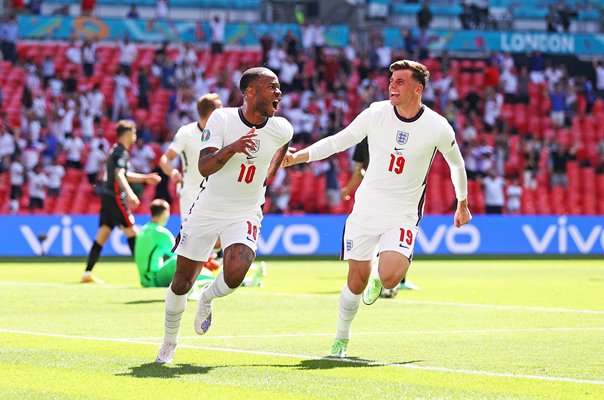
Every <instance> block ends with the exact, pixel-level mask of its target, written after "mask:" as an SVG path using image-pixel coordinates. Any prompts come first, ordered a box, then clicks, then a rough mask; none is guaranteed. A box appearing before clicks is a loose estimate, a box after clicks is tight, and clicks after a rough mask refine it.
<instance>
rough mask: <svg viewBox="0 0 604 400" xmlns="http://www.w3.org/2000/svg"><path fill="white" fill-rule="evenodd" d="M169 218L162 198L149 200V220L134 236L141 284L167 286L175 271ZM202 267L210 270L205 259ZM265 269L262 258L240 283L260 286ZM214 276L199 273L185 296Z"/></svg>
mask: <svg viewBox="0 0 604 400" xmlns="http://www.w3.org/2000/svg"><path fill="white" fill-rule="evenodd" d="M168 218H170V205H169V204H168V202H167V201H165V200H162V199H155V200H153V201H152V202H151V221H149V222H148V223H146V224H145V225H144V226H143V227H142V228H141V230H140V232H139V233H138V235H137V236H136V244H135V247H134V262H135V263H136V266H137V267H138V274H139V276H140V281H141V285H142V286H143V287H168V286H170V283H171V282H172V279H173V278H174V273H175V272H176V254H174V253H172V248H173V247H174V241H175V240H174V235H172V232H170V231H169V230H168V229H166V228H165V225H166V224H167V223H168ZM204 267H205V269H204V271H206V270H207V271H210V270H214V269H215V268H213V264H212V263H210V262H209V261H208V262H207V263H206V264H204ZM265 271H266V266H265V264H264V261H263V262H261V263H260V267H257V268H256V270H255V272H254V273H253V274H252V276H251V277H249V278H246V279H245V280H244V281H243V283H242V284H241V285H242V286H262V277H263V276H264V274H265ZM213 280H214V277H213V276H211V275H204V274H203V273H202V274H199V276H198V277H197V284H196V285H193V289H191V292H190V293H189V300H194V299H196V298H197V297H198V295H199V291H198V289H199V288H201V287H202V286H203V285H205V284H206V283H210V282H211V281H213Z"/></svg>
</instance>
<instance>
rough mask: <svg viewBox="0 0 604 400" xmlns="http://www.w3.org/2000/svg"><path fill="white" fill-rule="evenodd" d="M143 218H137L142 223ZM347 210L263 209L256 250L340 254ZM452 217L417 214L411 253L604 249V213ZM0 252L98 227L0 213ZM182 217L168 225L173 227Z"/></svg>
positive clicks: (112, 251) (109, 250) (57, 244)
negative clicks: (456, 222)
mask: <svg viewBox="0 0 604 400" xmlns="http://www.w3.org/2000/svg"><path fill="white" fill-rule="evenodd" d="M147 220H148V217H143V216H139V217H137V223H139V224H143V223H145V222H146V221H147ZM345 221H346V216H342V215H306V216H281V215H267V216H266V217H265V218H264V220H263V221H262V229H261V234H260V237H259V239H258V255H279V256H283V255H292V256H295V255H328V256H334V257H335V256H337V255H338V254H339V251H340V246H341V235H342V230H343V228H344V223H345ZM452 222H453V218H452V216H427V217H425V218H424V219H423V220H422V223H421V226H420V232H419V234H418V236H417V240H416V243H415V254H417V255H421V254H430V255H451V254H459V255H522V254H524V255H537V254H548V255H573V254H574V255H583V254H590V255H604V217H598V216H591V217H587V216H572V217H571V216H569V217H565V216H484V215H478V216H475V217H474V219H473V220H472V223H471V224H470V225H467V226H464V227H462V228H460V229H458V228H455V227H454V226H453V225H452ZM0 223H1V224H2V225H1V226H2V230H1V231H0V257H6V256H36V255H43V254H45V255H51V256H84V255H86V254H87V253H88V249H90V247H91V245H92V241H93V240H94V235H95V233H96V229H97V226H98V217H97V216H94V215H85V216H59V215H57V216H2V217H0ZM179 223H180V221H179V218H178V217H177V216H173V217H172V218H171V219H170V222H169V224H168V229H170V230H171V231H172V232H173V233H174V234H176V233H177V232H178V229H179ZM129 254H130V250H129V248H128V243H127V242H126V239H125V237H124V235H123V234H122V233H121V231H119V230H118V229H116V230H114V232H113V233H112V235H111V237H110V239H109V241H108V242H107V245H106V246H105V248H104V249H103V255H129Z"/></svg>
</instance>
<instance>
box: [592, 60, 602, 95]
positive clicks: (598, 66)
mask: <svg viewBox="0 0 604 400" xmlns="http://www.w3.org/2000/svg"><path fill="white" fill-rule="evenodd" d="M593 66H594V72H595V74H596V93H597V94H598V97H599V98H600V99H602V100H604V61H602V60H594V61H593Z"/></svg>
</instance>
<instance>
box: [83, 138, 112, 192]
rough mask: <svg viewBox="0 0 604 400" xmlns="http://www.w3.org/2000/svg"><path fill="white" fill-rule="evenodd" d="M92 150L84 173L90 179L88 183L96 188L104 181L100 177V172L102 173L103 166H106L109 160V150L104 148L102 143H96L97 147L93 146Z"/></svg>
mask: <svg viewBox="0 0 604 400" xmlns="http://www.w3.org/2000/svg"><path fill="white" fill-rule="evenodd" d="M91 148H92V150H91V151H90V153H89V154H88V158H87V159H86V166H85V167H84V172H85V173H86V176H87V177H88V183H90V185H92V186H96V185H97V184H98V183H99V182H100V181H102V177H99V172H101V171H102V169H103V166H104V165H105V160H106V159H107V153H106V150H107V149H106V147H104V144H103V143H102V142H98V143H96V146H92V147H91Z"/></svg>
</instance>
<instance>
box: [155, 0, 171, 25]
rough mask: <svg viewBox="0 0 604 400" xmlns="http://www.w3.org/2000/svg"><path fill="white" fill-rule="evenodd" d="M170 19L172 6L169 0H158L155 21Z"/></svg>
mask: <svg viewBox="0 0 604 400" xmlns="http://www.w3.org/2000/svg"><path fill="white" fill-rule="evenodd" d="M169 18H170V6H169V5H168V0H157V2H156V3H155V19H156V20H159V21H166V20H168V19H169Z"/></svg>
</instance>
